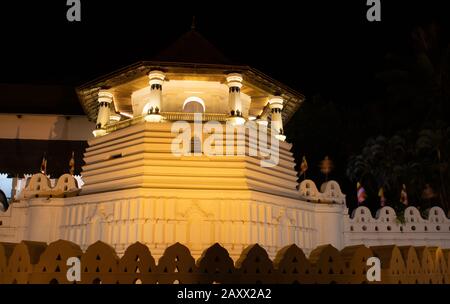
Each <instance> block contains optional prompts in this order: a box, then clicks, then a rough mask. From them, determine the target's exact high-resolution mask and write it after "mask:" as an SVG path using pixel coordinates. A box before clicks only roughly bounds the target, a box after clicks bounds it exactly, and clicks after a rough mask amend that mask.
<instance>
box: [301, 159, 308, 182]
mask: <svg viewBox="0 0 450 304" xmlns="http://www.w3.org/2000/svg"><path fill="white" fill-rule="evenodd" d="M306 170H308V162H307V161H306V157H305V156H303V160H302V163H301V165H300V175H303V179H304V178H305V173H306Z"/></svg>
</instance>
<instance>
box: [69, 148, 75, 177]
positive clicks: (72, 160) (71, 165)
mask: <svg viewBox="0 0 450 304" xmlns="http://www.w3.org/2000/svg"><path fill="white" fill-rule="evenodd" d="M69 172H70V175H74V173H75V152H73V151H72V157H71V158H70V161H69Z"/></svg>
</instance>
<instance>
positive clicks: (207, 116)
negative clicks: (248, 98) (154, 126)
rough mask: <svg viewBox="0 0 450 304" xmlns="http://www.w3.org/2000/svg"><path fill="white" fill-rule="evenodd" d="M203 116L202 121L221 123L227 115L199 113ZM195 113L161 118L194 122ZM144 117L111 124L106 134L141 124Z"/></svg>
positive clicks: (169, 113)
mask: <svg viewBox="0 0 450 304" xmlns="http://www.w3.org/2000/svg"><path fill="white" fill-rule="evenodd" d="M199 114H201V119H202V121H219V122H225V121H226V119H227V114H218V113H199ZM194 115H195V113H183V112H161V116H162V117H163V119H164V120H167V121H179V120H184V121H194ZM144 117H145V116H144V115H140V116H136V117H133V118H130V119H127V120H123V121H119V122H117V123H113V124H110V125H108V126H107V127H106V133H111V132H114V131H117V130H120V129H124V128H126V127H129V126H132V125H136V124H139V123H141V122H143V121H145V120H144Z"/></svg>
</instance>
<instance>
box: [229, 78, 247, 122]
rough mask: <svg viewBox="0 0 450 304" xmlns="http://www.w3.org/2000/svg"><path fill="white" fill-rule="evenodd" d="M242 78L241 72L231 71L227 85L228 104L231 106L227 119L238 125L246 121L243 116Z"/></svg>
mask: <svg viewBox="0 0 450 304" xmlns="http://www.w3.org/2000/svg"><path fill="white" fill-rule="evenodd" d="M242 80H243V79H242V75H241V74H237V73H231V74H228V76H227V85H228V87H229V93H228V106H229V108H230V112H229V113H228V114H229V115H228V119H227V120H228V121H231V122H232V123H233V124H236V125H243V124H244V123H245V119H244V118H243V117H242V102H241V88H242Z"/></svg>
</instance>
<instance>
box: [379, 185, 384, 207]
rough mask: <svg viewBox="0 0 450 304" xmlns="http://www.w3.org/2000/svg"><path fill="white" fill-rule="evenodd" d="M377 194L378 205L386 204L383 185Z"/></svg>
mask: <svg viewBox="0 0 450 304" xmlns="http://www.w3.org/2000/svg"><path fill="white" fill-rule="evenodd" d="M378 196H379V197H380V206H381V207H384V206H386V197H385V196H384V189H383V187H381V188H380V190H379V191H378Z"/></svg>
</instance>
